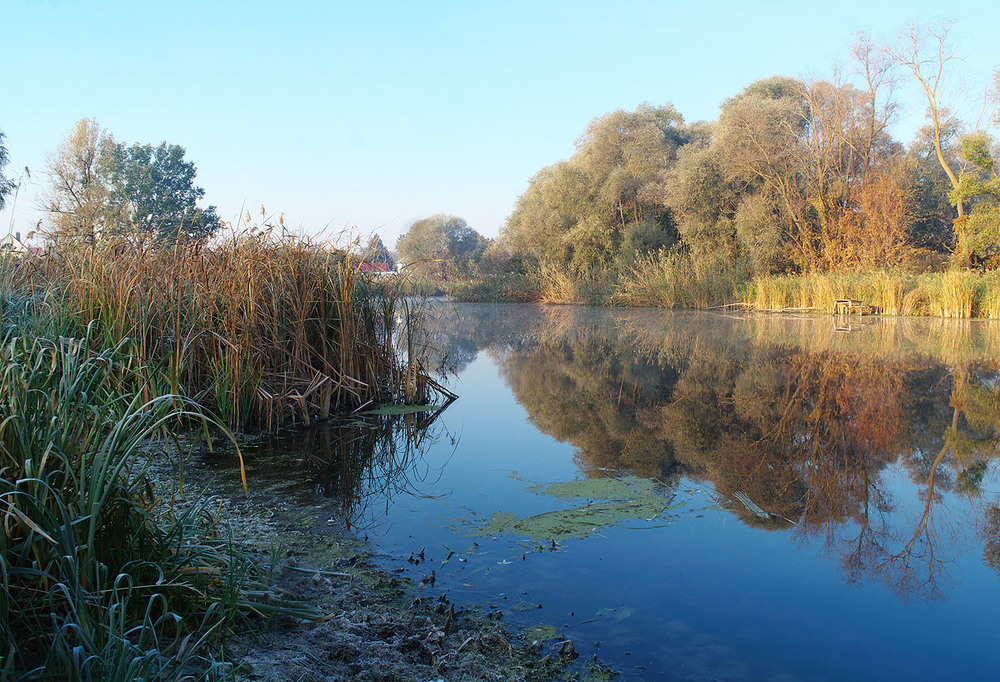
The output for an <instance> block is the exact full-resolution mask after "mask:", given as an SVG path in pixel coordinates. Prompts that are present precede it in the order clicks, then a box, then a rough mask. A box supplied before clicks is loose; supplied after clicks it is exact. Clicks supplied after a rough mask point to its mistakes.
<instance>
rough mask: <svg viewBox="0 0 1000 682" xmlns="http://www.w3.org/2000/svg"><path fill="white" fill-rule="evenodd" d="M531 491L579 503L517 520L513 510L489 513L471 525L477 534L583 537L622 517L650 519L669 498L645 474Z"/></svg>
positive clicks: (666, 507)
mask: <svg viewBox="0 0 1000 682" xmlns="http://www.w3.org/2000/svg"><path fill="white" fill-rule="evenodd" d="M531 490H532V491H534V492H537V493H540V494H545V495H549V496H551V497H555V498H557V499H561V500H586V502H585V503H584V504H581V505H578V506H575V507H570V508H568V509H558V510H555V511H550V512H545V513H542V514H535V515H533V516H527V517H524V518H518V516H517V515H516V514H514V513H513V512H498V513H495V514H494V515H493V516H492V517H491V518H490V520H489V521H488V522H487V523H485V524H483V525H481V526H479V527H478V528H477V529H476V534H477V535H483V536H489V535H499V534H501V533H517V534H520V535H526V536H528V537H529V538H532V539H533V540H558V539H568V538H585V537H587V536H589V535H592V534H593V533H596V532H597V531H599V530H602V529H604V528H608V527H612V526H617V525H620V524H622V523H623V522H625V521H652V520H653V519H656V518H659V517H660V516H662V515H663V514H664V513H665V512H667V511H668V510H670V509H675V508H677V507H679V506H681V505H679V504H671V496H669V495H666V494H664V492H663V490H662V486H661V485H660V484H659V483H657V482H656V481H654V480H652V479H648V478H639V477H636V476H627V477H622V478H595V479H584V480H578V481H566V482H557V483H550V484H548V485H544V486H543V485H539V486H533V487H532V488H531Z"/></svg>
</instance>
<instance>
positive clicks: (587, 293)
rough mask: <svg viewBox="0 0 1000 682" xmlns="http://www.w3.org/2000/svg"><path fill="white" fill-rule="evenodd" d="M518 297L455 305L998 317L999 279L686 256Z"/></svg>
mask: <svg viewBox="0 0 1000 682" xmlns="http://www.w3.org/2000/svg"><path fill="white" fill-rule="evenodd" d="M523 279H524V281H525V282H526V284H525V285H524V287H523V288H522V289H520V290H515V291H513V292H511V291H508V292H505V294H504V295H503V296H500V295H498V293H497V291H496V290H495V287H491V286H490V285H489V284H488V283H486V282H484V283H481V284H478V285H473V284H469V285H466V286H464V287H463V288H460V289H459V290H458V291H457V292H456V294H454V298H456V299H458V300H463V301H482V302H515V301H516V302H528V301H530V302H536V303H566V304H582V305H599V306H626V307H653V308H693V309H698V308H702V309H704V308H714V307H720V306H724V305H727V304H740V305H741V306H743V307H746V308H749V309H754V310H760V311H782V310H793V309H794V310H800V311H815V312H822V313H829V312H832V310H833V304H834V300H836V299H845V298H850V299H857V300H860V301H862V302H864V303H866V304H868V305H871V306H874V307H875V308H876V309H877V311H878V312H879V313H881V314H884V315H907V316H929V317H946V318H973V317H977V318H991V319H997V318H1000V272H997V271H982V270H948V271H944V272H926V273H914V272H907V271H904V270H867V271H850V272H842V273H828V272H814V273H808V274H798V275H778V276H763V277H755V278H754V277H750V275H749V273H748V272H747V270H746V269H745V268H743V267H741V266H739V265H738V264H726V263H716V264H714V265H712V266H710V267H696V266H695V265H693V264H692V262H691V260H690V259H687V258H684V257H681V256H676V255H673V256H667V257H663V258H660V257H651V258H647V259H644V260H640V261H638V262H636V263H635V264H634V265H633V266H631V267H630V268H627V269H625V270H622V271H608V272H600V273H596V272H583V273H577V274H573V275H571V274H567V273H564V272H559V271H554V270H541V271H539V272H538V273H537V274H536V275H534V276H533V277H524V278H523Z"/></svg>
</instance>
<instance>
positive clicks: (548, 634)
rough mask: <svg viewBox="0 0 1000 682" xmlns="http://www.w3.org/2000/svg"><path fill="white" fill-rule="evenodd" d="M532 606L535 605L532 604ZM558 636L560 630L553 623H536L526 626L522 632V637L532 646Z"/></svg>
mask: <svg viewBox="0 0 1000 682" xmlns="http://www.w3.org/2000/svg"><path fill="white" fill-rule="evenodd" d="M531 608H535V607H534V606H532V607H531ZM558 636H559V631H558V630H556V628H555V626H552V625H536V626H534V627H530V628H526V629H525V630H523V631H522V632H521V638H522V639H523V640H524V641H525V642H526V643H528V644H530V645H532V646H536V645H539V644H544V643H545V642H548V641H549V640H553V639H556V638H557V637H558Z"/></svg>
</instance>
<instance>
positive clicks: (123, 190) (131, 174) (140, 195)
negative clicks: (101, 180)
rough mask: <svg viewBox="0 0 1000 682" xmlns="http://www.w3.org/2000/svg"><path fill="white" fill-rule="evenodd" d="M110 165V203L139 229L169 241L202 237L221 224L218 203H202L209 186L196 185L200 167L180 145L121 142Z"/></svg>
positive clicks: (111, 152)
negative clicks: (202, 206) (216, 210)
mask: <svg viewBox="0 0 1000 682" xmlns="http://www.w3.org/2000/svg"><path fill="white" fill-rule="evenodd" d="M106 169H107V177H108V182H109V186H110V199H109V201H110V204H111V206H112V207H113V208H115V209H116V210H118V211H121V212H122V213H123V214H125V215H127V216H128V218H129V221H130V223H131V226H132V227H133V228H135V229H138V230H140V231H143V232H149V233H153V234H156V235H157V236H158V237H159V238H161V239H164V240H177V239H194V240H202V239H207V238H208V237H210V236H211V235H212V234H213V233H214V232H215V231H216V230H217V229H218V228H219V227H220V226H221V224H222V223H221V221H220V220H219V217H218V215H216V212H215V207H214V206H209V207H208V208H201V207H199V206H198V201H199V200H200V199H201V198H202V197H204V196H205V190H204V189H202V188H201V187H198V186H196V185H195V184H194V180H195V176H196V175H197V170H196V168H195V165H194V163H193V162H191V161H185V160H184V148H183V147H181V146H180V145H176V144H168V143H166V142H162V143H160V145H159V146H158V147H153V146H152V145H149V144H144V145H143V144H133V145H132V146H130V147H126V146H125V145H124V144H122V143H116V144H114V145H112V147H111V149H110V152H109V158H108V161H107V165H106Z"/></svg>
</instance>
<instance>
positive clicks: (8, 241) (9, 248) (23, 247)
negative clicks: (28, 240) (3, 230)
mask: <svg viewBox="0 0 1000 682" xmlns="http://www.w3.org/2000/svg"><path fill="white" fill-rule="evenodd" d="M0 253H12V254H15V255H18V256H27V255H28V254H32V255H35V256H37V255H40V254H41V253H42V247H40V246H28V245H27V244H25V243H24V242H22V241H21V233H20V232H15V233H14V234H8V235H7V236H6V237H4V238H3V239H0Z"/></svg>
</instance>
